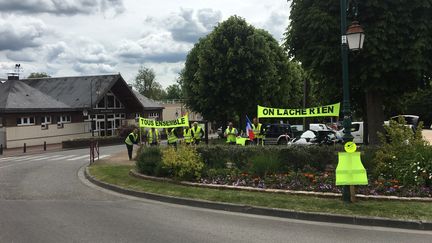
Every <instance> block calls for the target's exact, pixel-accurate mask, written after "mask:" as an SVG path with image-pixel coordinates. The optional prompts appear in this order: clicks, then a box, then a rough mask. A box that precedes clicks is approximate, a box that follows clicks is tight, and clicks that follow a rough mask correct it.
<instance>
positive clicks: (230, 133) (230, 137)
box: [225, 127, 237, 143]
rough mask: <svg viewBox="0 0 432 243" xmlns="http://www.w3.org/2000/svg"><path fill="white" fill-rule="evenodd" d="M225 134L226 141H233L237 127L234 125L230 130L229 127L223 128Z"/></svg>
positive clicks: (234, 140)
mask: <svg viewBox="0 0 432 243" xmlns="http://www.w3.org/2000/svg"><path fill="white" fill-rule="evenodd" d="M225 134H226V135H227V143H235V142H236V140H237V139H236V137H237V129H236V128H235V127H233V128H231V131H230V130H229V127H227V129H226V130H225Z"/></svg>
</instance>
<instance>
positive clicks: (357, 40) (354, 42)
mask: <svg viewBox="0 0 432 243" xmlns="http://www.w3.org/2000/svg"><path fill="white" fill-rule="evenodd" d="M347 2H348V0H340V11H341V26H340V27H341V54H342V80H343V110H342V112H343V116H344V119H343V127H344V136H343V140H344V142H345V143H346V142H349V141H352V140H353V136H352V135H351V105H350V101H349V99H350V95H349V80H348V48H349V49H350V50H353V51H355V50H360V49H362V47H363V42H364V31H363V29H362V27H361V26H360V25H359V22H358V21H356V20H354V21H353V22H352V24H351V26H350V27H348V29H347V10H348V9H347ZM353 12H354V18H356V17H357V3H356V2H355V1H354V6H353ZM342 197H343V200H344V201H345V202H350V201H351V193H350V188H349V186H344V187H343V190H342Z"/></svg>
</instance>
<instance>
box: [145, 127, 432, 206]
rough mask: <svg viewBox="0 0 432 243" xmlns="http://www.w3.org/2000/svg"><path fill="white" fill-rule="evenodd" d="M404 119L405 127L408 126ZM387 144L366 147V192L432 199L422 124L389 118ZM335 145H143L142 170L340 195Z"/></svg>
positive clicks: (429, 154)
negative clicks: (413, 127)
mask: <svg viewBox="0 0 432 243" xmlns="http://www.w3.org/2000/svg"><path fill="white" fill-rule="evenodd" d="M403 121H404V120H402V121H401V122H402V125H403ZM386 131H387V134H386V136H382V145H381V146H379V147H376V148H373V147H371V148H368V147H366V148H362V150H361V151H360V152H361V154H362V155H361V156H362V163H363V165H364V167H365V168H366V171H367V174H368V178H369V184H368V185H367V186H357V187H356V189H357V193H359V194H364V195H383V196H402V197H426V198H431V197H432V189H431V188H432V147H431V146H430V145H429V144H428V143H427V142H425V141H424V140H423V139H422V136H421V125H419V129H418V130H417V131H416V132H415V133H413V132H412V130H411V128H408V127H407V126H401V124H400V123H396V122H393V121H392V122H390V126H389V127H386ZM340 151H342V147H337V146H336V147H333V146H289V147H287V146H265V147H262V146H246V147H243V146H238V147H237V146H220V145H216V146H197V147H195V146H179V147H178V148H177V149H174V148H172V147H170V148H159V147H153V148H143V149H141V150H140V151H139V155H138V160H137V169H138V171H139V172H140V173H143V174H146V175H150V176H160V177H168V178H174V179H176V180H186V181H190V182H199V183H202V184H208V185H209V184H213V185H229V186H238V187H254V188H263V189H282V190H297V191H314V192H330V193H340V191H341V187H337V186H336V185H335V174H334V173H335V167H336V165H337V158H338V156H337V153H338V152H340Z"/></svg>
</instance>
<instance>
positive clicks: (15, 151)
mask: <svg viewBox="0 0 432 243" xmlns="http://www.w3.org/2000/svg"><path fill="white" fill-rule="evenodd" d="M61 150H62V145H61V143H57V144H47V146H46V151H44V147H43V145H38V146H28V147H27V148H26V153H24V149H23V147H20V148H11V149H3V155H0V157H3V156H4V157H10V156H20V155H28V154H42V153H47V152H56V151H61Z"/></svg>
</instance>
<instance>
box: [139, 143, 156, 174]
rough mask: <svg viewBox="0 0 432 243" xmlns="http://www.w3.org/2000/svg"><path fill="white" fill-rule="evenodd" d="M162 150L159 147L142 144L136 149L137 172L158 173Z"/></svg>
mask: <svg viewBox="0 0 432 243" xmlns="http://www.w3.org/2000/svg"><path fill="white" fill-rule="evenodd" d="M161 162H162V152H161V150H160V148H159V147H145V146H142V147H140V148H139V150H138V151H137V159H136V167H137V169H138V172H140V173H143V174H146V175H152V176H153V175H158V174H160V164H161Z"/></svg>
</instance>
